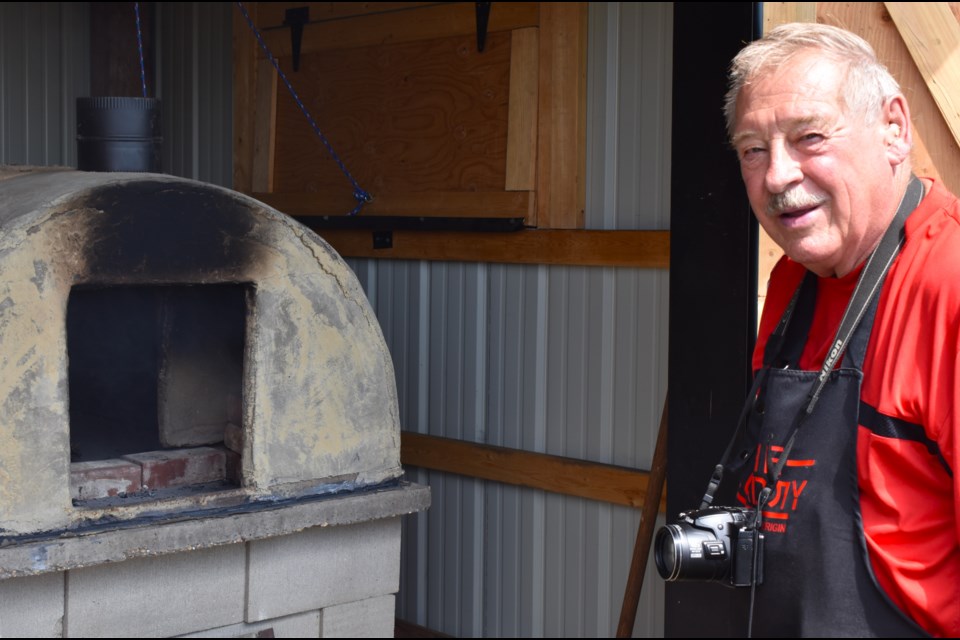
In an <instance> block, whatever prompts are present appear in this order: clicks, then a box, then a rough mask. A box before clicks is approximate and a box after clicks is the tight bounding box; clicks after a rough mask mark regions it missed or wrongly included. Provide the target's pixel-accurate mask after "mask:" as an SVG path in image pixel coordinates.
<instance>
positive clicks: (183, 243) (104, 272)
mask: <svg viewBox="0 0 960 640" xmlns="http://www.w3.org/2000/svg"><path fill="white" fill-rule="evenodd" d="M84 204H85V205H86V206H88V207H92V208H94V209H97V210H99V211H101V212H102V215H98V216H96V218H95V220H96V222H94V223H93V224H94V226H95V228H94V229H91V231H92V232H93V233H92V236H91V237H93V238H96V241H95V242H92V243H91V244H90V246H89V247H88V248H87V250H86V251H87V254H88V255H87V265H88V269H89V274H90V276H92V277H93V278H95V279H96V278H100V277H111V278H120V279H124V278H125V277H143V278H146V279H153V278H157V279H176V280H179V279H183V280H190V279H191V278H195V277H197V276H198V275H200V274H205V273H213V272H217V271H234V270H239V269H241V268H242V267H243V266H244V265H248V264H250V263H251V262H253V261H255V259H256V256H255V255H253V253H254V252H255V251H256V250H257V248H258V247H259V243H257V242H247V241H245V239H246V238H247V236H248V235H249V234H250V233H251V232H252V231H253V228H254V224H255V216H254V212H253V210H252V209H251V207H250V206H249V205H248V204H246V203H244V202H243V201H241V200H238V199H236V198H234V197H232V196H231V195H229V193H227V192H220V191H217V190H211V189H210V188H209V187H204V186H194V185H190V184H186V185H184V184H181V183H174V182H157V181H135V182H128V183H124V184H119V185H107V186H104V187H102V188H99V189H97V190H95V191H93V192H92V193H91V194H90V195H89V198H88V199H87V201H86V202H85V203H84Z"/></svg>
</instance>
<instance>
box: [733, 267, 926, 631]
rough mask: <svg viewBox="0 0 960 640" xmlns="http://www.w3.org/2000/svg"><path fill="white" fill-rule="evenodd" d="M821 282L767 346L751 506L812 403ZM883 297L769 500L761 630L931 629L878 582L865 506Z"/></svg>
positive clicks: (757, 615)
mask: <svg viewBox="0 0 960 640" xmlns="http://www.w3.org/2000/svg"><path fill="white" fill-rule="evenodd" d="M810 289H812V290H813V292H811V291H810ZM815 289H816V278H815V277H813V276H812V274H808V277H807V278H806V279H805V280H804V283H803V284H802V285H801V292H800V293H799V298H798V304H797V305H796V310H795V312H794V313H795V318H794V320H793V321H792V322H791V323H790V326H789V328H788V330H787V332H786V335H785V336H784V339H783V341H782V343H781V344H776V345H774V343H773V341H771V343H770V345H768V348H767V352H766V353H765V354H764V361H765V366H767V365H771V368H770V369H768V373H767V374H766V375H767V377H766V381H765V384H764V385H763V388H762V390H761V392H760V394H759V396H758V400H757V402H756V403H755V404H754V406H753V409H752V410H751V412H750V415H749V418H748V422H747V432H746V433H747V437H746V440H745V442H746V443H747V444H746V445H745V446H744V447H741V448H740V449H741V451H742V453H741V456H740V459H741V460H744V456H745V455H747V454H748V453H752V455H751V456H750V457H749V458H747V459H746V460H744V461H743V462H742V463H741V464H742V465H743V467H744V468H741V469H739V470H738V471H737V473H738V477H739V485H738V493H737V498H738V500H740V501H741V504H744V505H746V506H751V507H752V506H754V505H755V504H756V500H757V496H758V495H759V493H760V490H761V489H762V488H763V487H764V486H766V485H767V484H768V483H770V482H771V480H770V479H769V476H768V475H767V474H768V473H769V471H770V469H771V467H772V466H773V465H775V464H776V463H777V462H778V460H779V459H780V454H781V453H782V451H783V446H784V444H785V442H786V440H787V438H788V437H789V433H790V431H791V428H792V425H793V422H794V418H795V417H796V416H797V415H798V412H800V411H804V410H805V407H806V406H807V404H808V403H809V400H810V399H809V396H808V394H809V392H810V390H811V389H812V388H813V385H814V384H815V383H816V381H817V378H818V376H819V375H820V371H799V370H797V369H796V363H797V362H798V361H799V357H800V353H801V352H802V350H803V344H804V343H805V341H806V335H807V332H808V331H809V322H810V318H811V317H812V315H813V305H814V301H815ZM878 298H879V295H874V296H873V300H872V303H871V305H870V306H869V307H868V310H867V311H866V313H865V314H864V317H863V319H862V320H861V321H860V323H859V324H858V325H857V328H856V330H855V331H854V333H853V336H852V337H851V338H850V340H849V346H848V348H847V351H846V352H845V355H844V356H843V357H844V360H843V365H844V366H843V367H842V368H838V369H835V370H833V371H832V372H831V373H830V375H829V378H828V380H827V382H826V384H825V386H824V388H823V391H822V393H821V395H820V399H819V401H818V402H817V403H816V406H815V408H814V410H813V413H811V414H810V415H809V417H808V418H807V419H806V420H805V421H804V422H803V424H802V426H801V427H800V428H799V429H798V430H797V432H796V438H795V440H794V443H793V445H792V448H791V449H790V451H789V457H788V460H787V462H786V464H785V466H783V467H782V473H781V475H780V477H779V479H778V480H776V482H775V487H774V488H773V492H772V494H771V498H770V499H769V501H768V503H767V504H766V506H765V507H764V508H763V509H762V518H763V520H762V530H763V532H764V553H763V555H764V558H763V583H762V584H761V585H759V586H758V587H757V588H756V593H755V601H754V607H753V622H752V635H754V636H755V637H777V636H794V637H796V636H814V637H823V638H826V637H843V636H848V637H849V636H852V637H870V636H879V637H898V638H899V637H918V636H926V635H927V634H926V633H925V632H924V631H923V630H922V629H921V628H920V627H919V626H918V625H917V624H916V623H914V622H913V621H912V620H910V619H908V618H907V617H906V615H904V614H903V613H902V612H901V611H900V610H899V609H897V607H896V606H895V605H894V604H893V603H892V602H891V601H890V599H889V598H888V597H887V595H886V594H885V593H884V592H883V591H882V590H881V588H880V587H879V585H878V584H877V582H876V579H875V578H874V575H873V571H872V569H871V566H870V560H869V558H868V556H867V549H866V543H865V540H864V534H863V522H862V518H861V514H860V500H859V491H858V488H857V465H856V451H857V447H856V444H857V428H858V410H859V403H860V384H861V381H862V379H863V373H862V371H861V366H862V363H863V357H864V353H865V351H866V344H867V340H868V338H869V336H870V330H871V328H872V326H873V317H874V313H875V311H876V305H877V299H878ZM788 313H789V311H788ZM784 366H787V367H789V368H783V367H784ZM732 466H733V467H736V466H737V465H736V464H735V465H732ZM731 470H734V469H733V468H731ZM735 591H736V593H735V595H734V597H735V598H738V599H740V598H742V599H749V598H750V597H751V594H750V589H749V588H737V589H736V590H735Z"/></svg>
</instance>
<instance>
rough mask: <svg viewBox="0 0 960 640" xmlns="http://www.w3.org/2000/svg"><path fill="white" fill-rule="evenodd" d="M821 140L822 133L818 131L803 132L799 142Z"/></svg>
mask: <svg viewBox="0 0 960 640" xmlns="http://www.w3.org/2000/svg"><path fill="white" fill-rule="evenodd" d="M821 140H823V134H820V133H805V134H803V135H802V136H800V141H801V142H820V141H821Z"/></svg>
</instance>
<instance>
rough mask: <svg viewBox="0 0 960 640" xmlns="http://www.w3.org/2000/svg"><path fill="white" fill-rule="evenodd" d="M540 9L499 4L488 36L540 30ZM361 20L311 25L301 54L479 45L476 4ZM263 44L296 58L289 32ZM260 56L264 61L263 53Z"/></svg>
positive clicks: (267, 36) (275, 33)
mask: <svg viewBox="0 0 960 640" xmlns="http://www.w3.org/2000/svg"><path fill="white" fill-rule="evenodd" d="M539 4H540V3H538V2H498V3H497V4H496V5H494V6H493V10H492V11H491V12H490V22H489V24H488V25H487V31H488V32H489V33H494V32H497V31H509V30H512V29H520V28H522V27H535V26H537V23H538V20H539V10H538V5H539ZM312 15H313V14H312V12H311V17H312ZM358 19H359V20H362V25H363V27H362V28H354V26H353V25H352V24H351V22H350V18H345V19H340V20H332V21H330V22H311V23H310V24H308V25H306V26H305V27H304V29H303V41H302V43H301V48H300V52H301V53H302V54H304V55H306V54H308V53H315V52H318V51H326V50H329V49H348V48H351V47H369V46H378V45H384V44H399V43H402V42H416V41H419V40H431V39H433V38H448V37H450V36H473V37H474V40H473V41H474V43H475V42H476V35H475V34H476V33H477V14H476V6H475V4H474V3H472V2H442V3H437V4H434V5H429V6H413V7H411V8H410V9H409V10H404V11H395V12H387V13H380V14H377V13H373V14H366V15H363V16H358ZM248 30H249V29H248ZM263 38H264V41H266V43H267V47H268V48H269V49H270V51H271V52H273V55H274V56H276V57H277V58H283V57H285V56H289V55H291V54H292V51H293V47H292V45H291V42H290V30H289V29H286V28H279V29H268V30H266V31H264V32H263ZM257 55H258V56H260V57H266V54H265V53H264V52H263V51H262V50H260V51H258V53H257Z"/></svg>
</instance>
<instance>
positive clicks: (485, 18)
mask: <svg viewBox="0 0 960 640" xmlns="http://www.w3.org/2000/svg"><path fill="white" fill-rule="evenodd" d="M491 4H492V3H490V2H478V3H477V51H483V48H484V47H485V46H486V44H487V25H488V24H489V22H490V5H491Z"/></svg>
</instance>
